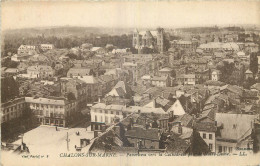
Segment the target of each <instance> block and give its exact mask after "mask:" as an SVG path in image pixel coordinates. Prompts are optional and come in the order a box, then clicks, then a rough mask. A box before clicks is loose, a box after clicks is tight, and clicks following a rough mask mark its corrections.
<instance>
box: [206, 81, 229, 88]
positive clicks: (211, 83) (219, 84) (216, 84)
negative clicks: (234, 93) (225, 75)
mask: <svg viewBox="0 0 260 166" xmlns="http://www.w3.org/2000/svg"><path fill="white" fill-rule="evenodd" d="M204 85H205V86H206V87H207V88H209V89H214V88H216V89H217V88H220V87H222V86H224V85H225V83H224V82H221V81H212V80H208V81H206V82H205V83H204Z"/></svg>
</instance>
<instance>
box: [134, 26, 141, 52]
mask: <svg viewBox="0 0 260 166" xmlns="http://www.w3.org/2000/svg"><path fill="white" fill-rule="evenodd" d="M139 37H140V36H139V31H138V30H137V29H135V30H134V33H133V47H134V48H136V49H138V48H139V47H140V41H139V40H140V39H139Z"/></svg>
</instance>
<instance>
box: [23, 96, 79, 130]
mask: <svg viewBox="0 0 260 166" xmlns="http://www.w3.org/2000/svg"><path fill="white" fill-rule="evenodd" d="M25 102H26V103H28V105H29V107H30V108H31V110H32V111H33V113H34V114H35V115H36V116H37V118H38V120H39V122H40V123H41V124H42V125H55V126H60V127H67V126H68V124H69V122H70V121H71V120H72V117H73V115H74V114H75V113H76V101H75V100H74V101H68V100H66V99H61V98H33V97H25Z"/></svg>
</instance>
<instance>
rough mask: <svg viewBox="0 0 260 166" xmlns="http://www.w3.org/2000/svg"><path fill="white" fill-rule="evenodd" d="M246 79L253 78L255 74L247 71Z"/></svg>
mask: <svg viewBox="0 0 260 166" xmlns="http://www.w3.org/2000/svg"><path fill="white" fill-rule="evenodd" d="M245 77H246V79H249V78H253V72H252V71H250V70H249V69H247V70H246V72H245Z"/></svg>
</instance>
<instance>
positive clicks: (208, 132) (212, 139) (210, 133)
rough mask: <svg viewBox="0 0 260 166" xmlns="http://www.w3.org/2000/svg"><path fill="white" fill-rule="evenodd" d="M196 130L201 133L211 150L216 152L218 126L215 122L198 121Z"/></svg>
mask: <svg viewBox="0 0 260 166" xmlns="http://www.w3.org/2000/svg"><path fill="white" fill-rule="evenodd" d="M195 128H196V130H197V131H198V132H199V133H200V136H201V138H202V139H203V140H204V141H205V142H206V143H207V145H208V147H209V150H210V151H211V152H216V136H215V133H216V131H217V127H216V126H215V122H201V121H199V122H196V123H195Z"/></svg>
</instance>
